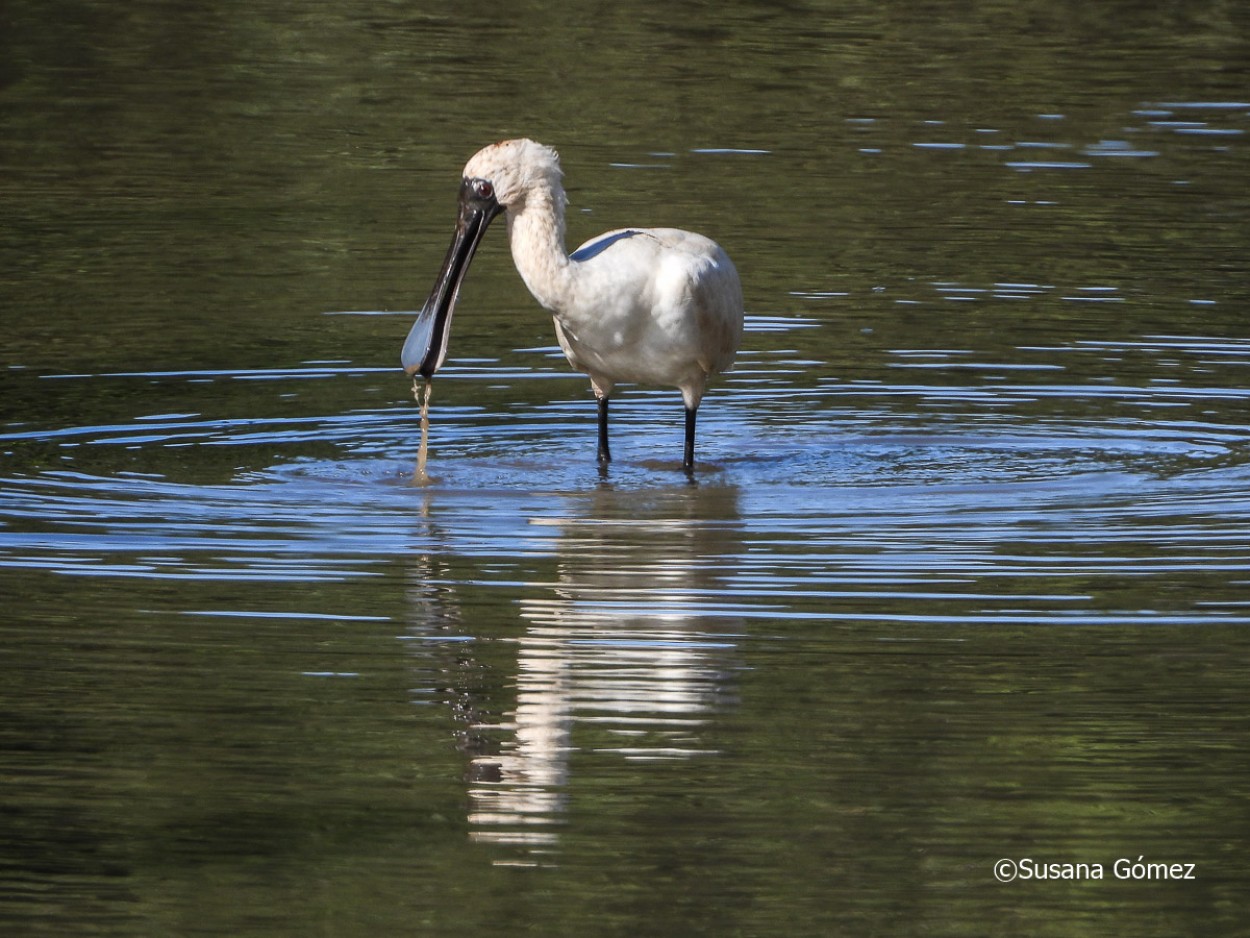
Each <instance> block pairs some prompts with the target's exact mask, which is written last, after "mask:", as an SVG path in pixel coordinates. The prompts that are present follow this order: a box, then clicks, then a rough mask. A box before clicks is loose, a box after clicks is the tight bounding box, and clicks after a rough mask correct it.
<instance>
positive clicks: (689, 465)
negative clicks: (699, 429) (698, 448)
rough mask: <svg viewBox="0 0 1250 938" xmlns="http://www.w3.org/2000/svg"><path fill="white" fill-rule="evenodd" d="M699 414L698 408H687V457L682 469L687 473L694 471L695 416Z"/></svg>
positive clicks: (683, 461)
mask: <svg viewBox="0 0 1250 938" xmlns="http://www.w3.org/2000/svg"><path fill="white" fill-rule="evenodd" d="M697 412H698V408H695V407H687V408H686V456H685V459H683V460H682V463H681V467H682V468H683V469H685V470H686V471H687V472H691V471H693V470H694V416H695V414H696V413H697Z"/></svg>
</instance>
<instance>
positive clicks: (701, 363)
mask: <svg viewBox="0 0 1250 938" xmlns="http://www.w3.org/2000/svg"><path fill="white" fill-rule="evenodd" d="M561 175H562V173H561V171H560V160H559V157H558V156H557V155H556V151H555V150H553V149H551V148H550V147H545V146H543V145H542V144H539V143H535V142H534V141H533V140H505V141H503V142H502V143H496V144H494V145H492V146H489V147H486V148H485V149H484V150H480V151H479V152H478V153H476V154H474V156H473V158H472V159H470V160H469V162H468V163H467V164H465V167H464V179H463V181H462V182H461V184H460V216H459V219H458V220H457V222H456V233H455V237H454V238H453V239H452V242H451V247H450V248H449V249H448V251H447V257H446V259H445V260H444V261H443V267H442V270H440V271H439V274H438V280H437V281H436V282H435V284H434V289H433V290H432V291H431V293H430V298H429V299H428V300H426V302H425V306H424V307H423V308H422V310H421V313H420V314H419V315H418V316H417V321H416V322H415V323H414V324H413V326H412V331H411V332H409V333H408V340H407V341H406V342H405V343H404V351H403V356H402V361H403V365H404V370H405V371H406V372H408V374H410V375H413V376H416V375H418V374H419V375H421V376H422V377H423V378H425V379H426V380H428V379H430V378H431V377H433V375H434V372H435V371H437V370H438V368H439V366H441V365H442V363H443V359H444V358H445V357H446V355H447V338H448V335H449V333H450V326H451V316H452V312H453V310H454V309H455V305H456V297H457V295H458V294H459V292H460V284H461V283H462V282H463V281H464V276H465V272H466V271H467V270H468V268H469V262H470V261H471V260H472V259H473V253H474V252H475V251H476V250H477V246H478V244H479V243H480V242H481V240H482V235H483V234H485V232H486V228H487V226H488V225H489V224H490V222H491V219H493V218H494V217H495V216H496V215H498V214H499V213H500V212H507V219H508V237H509V240H510V241H511V243H512V259H513V261H515V262H516V268H517V270H518V271H519V272H520V274H521V279H522V280H524V281H525V285H526V286H527V287H529V291H530V293H532V294H533V295H534V298H535V299H536V300H538V302H539V303H540V304H541V305H542V306H543V307H544V308H545V309H547V310H549V311H550V312H551V313H552V315H553V317H554V318H555V324H556V338H557V339H558V340H559V342H560V348H562V349H563V350H564V354H565V356H566V357H567V358H568V360H569V364H570V365H572V366H573V367H574V368H575V369H577V370H578V371H582V372H585V373H586V374H587V375H589V376H590V383H591V386H592V387H593V388H594V392H595V396H596V397H597V398H598V399H599V461H600V463H607V462H608V461H609V460H611V458H612V457H611V453H610V452H609V449H608V397H609V396H610V395H611V394H612V389H613V387H614V386H615V385H616V384H617V382H638V383H640V384H658V385H664V386H668V387H676V388H679V389H680V390H681V395H682V398H683V400H684V401H685V404H686V448H685V458H684V460H683V466H684V467H685V468H686V470H687V471H689V470H691V469H692V468H693V467H694V426H695V413H696V411H697V410H698V407H699V401H700V400H701V399H702V397H703V389H704V387H705V386H706V384H707V380H708V378H709V377H711V376H712V375H714V374H718V373H719V372H722V371H728V370H729V369H730V368H732V367H733V360H734V354H735V353H736V352H737V350H738V343H739V342H740V341H741V340H742V285H741V283H740V282H739V281H738V273H737V271H735V270H734V266H733V264H732V263H731V262H730V260H729V257H728V255H726V254H725V252H724V251H723V250H721V248H720V247H719V245H717V244H716V243H715V242H713V241H710V240H708V239H707V238H705V237H703V236H702V235H697V234H693V233H692V232H689V231H681V230H679V229H676V228H621V229H618V230H616V231H609V232H607V233H606V234H602V235H600V236H599V237H597V238H593V239H591V240H590V241H587V242H586V243H585V244H583V245H582V246H581V247H580V248H578V249H577V250H576V251H574V252H573V253H572V254H566V253H565V249H564V205H565V201H566V199H565V195H564V187H563V186H562V185H561V184H560V177H561Z"/></svg>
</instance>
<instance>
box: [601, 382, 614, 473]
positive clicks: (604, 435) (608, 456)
mask: <svg viewBox="0 0 1250 938" xmlns="http://www.w3.org/2000/svg"><path fill="white" fill-rule="evenodd" d="M611 461H612V451H611V450H609V449H608V399H607V398H606V397H601V398H599V462H600V463H610V462H611Z"/></svg>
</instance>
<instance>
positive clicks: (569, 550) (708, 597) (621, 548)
mask: <svg viewBox="0 0 1250 938" xmlns="http://www.w3.org/2000/svg"><path fill="white" fill-rule="evenodd" d="M571 501H572V507H573V512H572V513H571V514H570V515H569V516H567V517H552V516H548V517H542V518H531V520H530V524H531V526H532V528H533V530H534V532H535V538H534V542H533V543H531V544H527V545H526V547H527V549H528V550H530V551H533V550H534V549H535V548H538V549H540V550H542V551H543V552H544V553H545V552H547V551H550V552H551V553H553V554H554V565H551V564H543V565H542V567H541V569H543V570H544V571H546V570H550V571H551V574H550V576H549V578H542V579H535V580H532V581H530V582H527V583H525V584H524V585H523V586H522V587H519V588H518V587H516V586H515V585H514V586H513V587H512V588H514V589H519V591H520V592H521V593H522V595H520V596H519V597H518V608H519V611H520V618H521V623H522V624H523V626H524V629H523V631H522V632H521V633H520V634H519V635H517V636H515V637H514V638H512V639H511V641H513V642H515V646H516V658H515V665H514V666H515V672H514V673H515V677H514V678H512V680H511V681H509V682H507V683H508V684H509V685H510V686H512V687H515V695H516V696H515V703H514V704H512V705H511V706H509V705H508V704H507V703H503V704H500V703H498V702H496V701H494V700H491V699H489V697H490V696H491V693H492V691H491V689H490V688H491V687H493V688H496V690H495V691H494V693H496V694H497V693H498V691H497V688H498V687H499V685H500V681H499V680H498V675H497V674H496V675H495V676H494V678H493V679H491V680H487V679H486V678H484V677H483V675H482V673H481V672H482V670H483V668H482V663H481V662H480V661H478V662H474V663H472V664H471V663H469V662H467V661H465V660H464V658H463V657H462V658H461V660H460V662H459V665H458V667H457V668H456V669H455V673H456V674H458V675H460V676H461V678H462V683H461V686H460V687H458V688H457V690H456V693H455V699H454V701H453V706H454V707H455V710H456V716H457V720H458V721H462V722H463V724H464V728H463V730H462V731H461V734H460V744H461V746H462V748H464V749H465V750H466V751H467V752H468V754H469V756H470V763H469V769H468V773H467V783H468V794H469V799H470V810H469V821H470V824H471V825H472V831H471V837H472V838H473V839H474V840H476V841H479V842H486V843H493V844H506V845H513V846H522V847H524V848H527V849H528V851H529V852H530V853H532V854H539V855H540V854H541V853H542V852H544V851H545V850H549V849H551V848H553V847H554V845H555V844H556V843H557V842H558V837H559V834H558V827H559V825H561V824H562V823H563V822H564V817H565V815H566V812H567V810H568V803H567V802H568V799H569V798H570V797H571V796H572V795H571V784H570V783H571V778H570V758H571V756H572V754H574V753H581V754H582V756H583V758H585V757H586V754H595V755H610V754H614V755H616V756H618V757H621V758H624V759H626V760H631V761H656V760H674V759H690V758H695V757H706V756H710V755H713V754H714V751H715V750H714V749H713V748H711V747H710V746H709V745H708V743H707V742H706V741H705V740H704V739H703V735H704V732H705V727H706V725H707V723H708V722H709V721H710V720H712V719H713V718H714V717H715V714H716V713H717V712H719V711H721V710H723V709H724V708H725V707H726V706H728V705H730V704H731V702H732V693H731V689H730V685H731V681H732V673H733V671H734V669H735V666H736V665H735V648H736V641H737V636H738V629H739V626H740V621H739V620H738V619H737V618H736V616H735V614H734V612H733V610H732V609H731V608H727V607H725V606H724V605H722V604H720V603H719V597H720V596H721V594H722V593H723V590H724V580H725V577H726V574H727V572H728V571H729V570H730V569H731V568H732V565H733V562H734V557H735V556H736V555H737V554H738V553H739V552H740V550H741V546H742V545H741V537H740V525H739V522H738V519H737V514H736V490H735V489H732V488H728V487H722V488H715V487H712V488H709V487H706V486H702V487H697V488H684V489H683V490H680V491H669V490H666V491H664V492H662V493H659V494H653V495H642V494H640V493H638V492H634V493H631V494H630V495H628V496H623V495H621V494H619V493H616V492H614V491H612V490H611V489H607V488H605V489H603V490H601V491H599V492H597V493H594V494H590V495H587V496H584V497H574V498H573V499H571ZM639 502H645V504H642V505H640V504H639ZM426 572H427V574H428V573H429V571H426ZM445 599H451V596H450V595H447V596H445ZM423 609H424V612H425V615H422V616H420V617H418V618H419V619H422V620H424V621H423V622H421V623H419V624H418V627H419V628H422V630H424V629H427V628H430V627H434V626H437V625H438V623H442V626H441V627H442V628H444V629H446V628H447V623H448V622H455V623H457V624H458V625H457V627H463V626H462V625H459V623H460V620H461V616H460V615H459V614H458V612H456V611H454V610H449V609H447V608H446V607H445V603H444V604H443V605H442V606H439V605H433V606H431V605H428V604H427V605H426V606H424V607H423ZM492 644H493V643H492ZM472 647H473V643H471V642H466V643H464V644H462V646H461V649H460V650H461V651H463V652H469V651H471V649H472ZM496 647H497V646H496ZM592 764H593V762H591V761H584V762H579V765H585V766H587V767H588V766H590V765H592ZM582 771H589V769H588V768H585V769H582Z"/></svg>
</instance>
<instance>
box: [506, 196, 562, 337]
mask: <svg viewBox="0 0 1250 938" xmlns="http://www.w3.org/2000/svg"><path fill="white" fill-rule="evenodd" d="M508 240H509V243H510V244H511V246H512V260H513V262H514V263H515V264H516V269H517V271H518V272H519V273H520V274H521V279H522V280H524V281H525V285H526V286H527V287H528V288H529V291H530V293H532V294H534V299H536V300H538V302H539V303H540V304H541V305H542V306H543V307H544V308H545V309H547V310H550V311H552V312H557V311H559V310H560V309H561V308H562V307H563V305H564V300H565V299H566V297H567V296H568V294H569V291H570V289H571V287H572V284H571V278H572V271H571V268H570V261H569V257H568V254H566V253H565V250H564V192H563V191H562V190H560V189H559V188H555V189H551V188H547V187H536V188H534V189H531V190H530V191H529V192H528V193H527V194H526V198H525V201H524V202H523V203H521V205H519V206H517V207H516V208H510V209H509V210H508Z"/></svg>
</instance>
